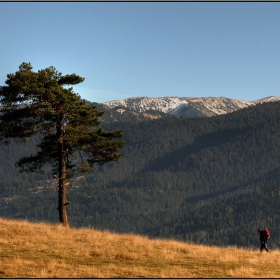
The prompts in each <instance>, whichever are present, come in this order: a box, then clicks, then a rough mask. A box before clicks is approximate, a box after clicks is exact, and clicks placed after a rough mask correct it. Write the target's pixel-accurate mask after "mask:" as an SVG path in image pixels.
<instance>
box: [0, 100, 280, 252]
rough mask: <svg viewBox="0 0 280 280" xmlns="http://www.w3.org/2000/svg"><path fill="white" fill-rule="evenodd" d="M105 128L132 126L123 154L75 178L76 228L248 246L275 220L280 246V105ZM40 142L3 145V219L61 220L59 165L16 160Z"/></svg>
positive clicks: (71, 190)
mask: <svg viewBox="0 0 280 280" xmlns="http://www.w3.org/2000/svg"><path fill="white" fill-rule="evenodd" d="M105 115H106V114H105ZM103 127H104V128H105V129H110V130H112V129H121V130H122V131H123V134H124V140H125V141H126V145H125V146H124V147H123V148H122V149H121V151H120V152H121V153H122V158H121V159H120V161H119V163H114V164H108V165H107V166H98V167H96V170H95V172H94V173H93V174H91V175H88V176H86V177H83V176H82V175H81V176H79V177H78V178H76V179H74V181H73V182H70V184H69V187H68V199H69V201H70V202H71V205H69V208H68V215H69V223H70V225H71V226H73V227H92V228H96V229H108V230H110V231H114V232H118V233H137V234H143V235H148V236H150V237H160V238H168V239H176V240H181V241H186V242H193V243H196V244H208V245H218V246H227V245H237V246H244V247H258V246H259V239H258V238H259V236H258V232H257V228H258V227H259V226H260V227H264V226H267V227H268V228H269V229H270V231H271V240H270V241H269V246H270V247H272V248H276V247H279V246H280V225H279V222H280V207H279V197H280V189H279V179H280V102H270V103H264V104H260V105H256V106H251V107H249V108H246V109H242V110H238V111H236V112H234V113H230V114H226V115H222V116H216V117H211V118H209V117H208V118H207V117H205V118H185V117H180V118H176V117H172V116H168V115H166V116H164V117H162V118H160V119H155V120H142V121H138V122H137V121H133V122H131V121H129V119H128V120H125V121H123V122H112V123H110V121H108V119H107V121H106V122H103ZM37 137H39V136H37ZM37 142H38V138H36V137H34V138H32V139H31V141H30V142H28V143H26V144H18V143H13V144H12V145H10V146H4V145H1V146H0V153H1V157H0V166H1V168H0V176H1V181H0V194H1V196H0V211H1V212H0V213H1V216H2V217H5V218H15V219H27V220H30V221H46V222H58V221H57V209H56V208H57V201H56V200H57V198H56V197H57V187H56V184H55V180H56V179H54V178H52V176H51V172H50V168H49V167H48V166H46V172H45V174H43V175H42V174H36V173H35V174H34V173H19V172H18V169H16V168H15V167H14V163H15V162H16V161H17V160H18V159H19V158H20V157H21V156H23V155H26V154H27V155H29V154H30V153H32V151H35V149H36V143H37Z"/></svg>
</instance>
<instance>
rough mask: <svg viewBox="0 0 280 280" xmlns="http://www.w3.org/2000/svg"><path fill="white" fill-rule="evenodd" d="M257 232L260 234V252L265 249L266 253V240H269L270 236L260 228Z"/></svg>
mask: <svg viewBox="0 0 280 280" xmlns="http://www.w3.org/2000/svg"><path fill="white" fill-rule="evenodd" d="M258 232H259V234H260V241H261V248H260V251H261V252H262V250H263V249H265V250H266V251H267V252H269V250H268V248H267V240H268V239H269V238H270V235H269V234H267V233H266V230H263V229H261V228H258Z"/></svg>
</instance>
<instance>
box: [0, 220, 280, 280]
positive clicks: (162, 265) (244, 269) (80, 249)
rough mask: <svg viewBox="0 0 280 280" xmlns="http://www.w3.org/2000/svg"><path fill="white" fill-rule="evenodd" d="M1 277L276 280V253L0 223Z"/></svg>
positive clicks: (279, 263) (279, 272)
mask: <svg viewBox="0 0 280 280" xmlns="http://www.w3.org/2000/svg"><path fill="white" fill-rule="evenodd" d="M256 245H257V246H258V245H259V244H256ZM0 277H2V278H279V277H280V251H278V250H274V251H272V252H271V253H270V254H269V253H266V252H263V253H262V254H260V252H259V250H258V248H256V250H248V249H247V250H246V249H242V248H237V247H227V248H219V247H208V246H202V245H194V244H187V243H183V242H177V241H173V240H163V239H149V238H147V237H144V236H138V235H130V234H114V233H111V232H109V231H97V230H93V229H71V228H64V227H61V226H60V225H51V224H44V223H30V222H26V221H16V220H6V219H0Z"/></svg>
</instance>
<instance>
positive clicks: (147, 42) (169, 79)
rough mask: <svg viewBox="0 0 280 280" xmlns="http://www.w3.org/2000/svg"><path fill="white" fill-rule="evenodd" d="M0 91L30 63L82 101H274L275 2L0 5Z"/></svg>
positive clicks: (279, 57)
mask: <svg viewBox="0 0 280 280" xmlns="http://www.w3.org/2000/svg"><path fill="white" fill-rule="evenodd" d="M0 11H1V16H0V26H1V33H0V34H1V39H0V41H1V43H0V53H1V55H0V85H4V83H5V80H6V75H7V74H8V73H13V72H15V71H17V70H18V66H19V65H20V64H21V63H22V62H31V64H32V65H33V67H34V70H35V71H37V70H39V69H44V68H46V67H49V66H54V67H55V68H56V69H57V70H58V71H60V72H62V74H71V73H76V74H78V75H80V76H82V77H85V81H84V82H83V83H82V84H80V85H78V86H75V87H74V90H75V92H77V93H79V94H80V95H81V97H82V98H84V99H87V100H89V101H93V102H94V101H95V102H106V101H112V100H118V99H124V98H129V97H136V96H148V97H164V96H178V97H209V96H212V97H220V96H225V97H228V98H233V99H242V100H249V101H253V100H257V99H260V98H264V97H267V96H271V95H275V96H280V2H0Z"/></svg>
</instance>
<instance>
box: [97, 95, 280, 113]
mask: <svg viewBox="0 0 280 280" xmlns="http://www.w3.org/2000/svg"><path fill="white" fill-rule="evenodd" d="M279 100H280V97H278V96H269V97H265V98H262V99H258V100H255V101H245V100H239V99H230V98H226V97H223V96H222V97H156V98H153V97H145V96H142V97H131V98H126V99H121V100H113V101H108V102H104V103H102V105H103V106H104V108H105V109H106V110H113V109H115V110H116V111H117V112H118V113H120V114H123V113H124V112H126V111H127V110H132V111H134V112H137V113H144V112H148V111H158V112H161V113H165V114H171V115H173V116H176V117H179V116H186V117H212V116H216V115H223V114H227V113H231V112H234V111H236V110H239V109H243V108H246V107H250V106H254V105H256V104H260V103H266V102H274V101H279Z"/></svg>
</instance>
